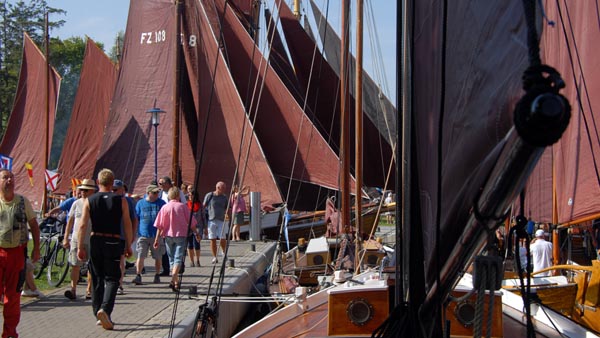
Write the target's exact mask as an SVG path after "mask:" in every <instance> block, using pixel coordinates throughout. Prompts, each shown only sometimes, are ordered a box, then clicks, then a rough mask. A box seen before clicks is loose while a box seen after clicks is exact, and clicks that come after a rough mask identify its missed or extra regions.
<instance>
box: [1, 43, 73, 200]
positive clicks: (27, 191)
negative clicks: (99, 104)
mask: <svg viewBox="0 0 600 338" xmlns="http://www.w3.org/2000/svg"><path fill="white" fill-rule="evenodd" d="M46 67H47V63H46V58H45V57H44V55H43V53H42V52H41V51H40V50H39V48H38V47H37V46H36V45H35V43H34V42H33V41H32V40H31V38H30V37H29V35H27V33H24V34H23V58H22V61H21V71H20V74H19V83H18V85H17V93H16V94H15V101H14V104H13V109H12V112H11V114H10V118H9V120H8V125H7V127H6V133H5V134H4V138H3V139H2V144H0V154H2V155H5V156H10V157H12V158H13V169H12V171H13V173H14V175H15V180H16V182H17V187H16V191H17V192H18V193H19V194H22V195H24V196H25V197H27V198H28V199H29V200H30V201H31V203H32V206H33V208H34V209H36V210H37V209H40V208H41V207H42V199H43V195H44V189H45V186H46V183H45V170H46V166H47V164H46V163H44V153H45V149H44V146H45V142H44V139H45V137H46V136H45V135H46V134H45V133H46V132H45V130H46V128H45V126H44V121H46V93H47V95H48V100H49V107H48V108H49V110H48V111H49V114H50V116H49V117H48V121H49V122H48V133H49V134H48V135H50V136H49V138H50V140H49V141H48V145H50V144H52V132H53V130H54V119H55V116H56V105H57V102H58V92H59V88H60V81H61V78H60V76H59V75H58V73H56V71H55V70H54V68H52V67H50V80H49V83H48V86H46ZM47 151H48V153H49V152H50V148H48V149H47ZM26 163H29V164H31V166H32V173H33V178H32V181H31V182H32V183H30V180H29V175H28V172H27V168H25V164H26Z"/></svg>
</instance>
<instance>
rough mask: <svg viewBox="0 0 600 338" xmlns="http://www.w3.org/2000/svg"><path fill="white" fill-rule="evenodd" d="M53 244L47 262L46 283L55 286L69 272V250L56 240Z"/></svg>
mask: <svg viewBox="0 0 600 338" xmlns="http://www.w3.org/2000/svg"><path fill="white" fill-rule="evenodd" d="M55 245H56V247H55V249H54V254H53V255H52V258H51V259H50V263H49V264H48V285H50V286H55V287H56V286H59V285H60V283H62V282H63V281H64V280H65V277H66V276H67V272H69V250H67V249H65V248H64V247H63V246H62V245H61V244H60V243H59V242H58V241H57V244H55Z"/></svg>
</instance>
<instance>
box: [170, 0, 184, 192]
mask: <svg viewBox="0 0 600 338" xmlns="http://www.w3.org/2000/svg"><path fill="white" fill-rule="evenodd" d="M183 2H184V0H176V1H175V11H176V15H175V41H174V43H175V63H174V67H175V71H174V74H175V82H174V85H173V159H172V162H171V178H173V184H174V185H175V186H176V187H177V186H179V183H181V182H180V179H181V178H180V177H179V173H180V170H179V133H180V131H179V127H180V117H181V114H180V112H179V109H180V101H181V100H180V98H179V96H180V93H179V89H180V88H179V83H180V82H181V71H180V68H181V40H182V38H181V15H182V14H183V7H184V6H183Z"/></svg>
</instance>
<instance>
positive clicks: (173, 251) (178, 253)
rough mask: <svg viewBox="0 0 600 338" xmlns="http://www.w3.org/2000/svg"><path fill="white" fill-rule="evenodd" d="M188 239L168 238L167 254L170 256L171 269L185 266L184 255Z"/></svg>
mask: <svg viewBox="0 0 600 338" xmlns="http://www.w3.org/2000/svg"><path fill="white" fill-rule="evenodd" d="M186 239H187V237H166V238H165V242H166V244H167V254H168V255H169V266H170V268H171V269H173V267H174V266H175V265H179V266H181V265H182V264H183V253H184V252H185V240H186Z"/></svg>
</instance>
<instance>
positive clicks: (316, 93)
mask: <svg viewBox="0 0 600 338" xmlns="http://www.w3.org/2000/svg"><path fill="white" fill-rule="evenodd" d="M277 4H278V6H279V7H278V8H279V14H280V17H281V26H282V27H283V32H284V35H285V38H286V42H287V46H288V50H289V52H290V55H291V57H292V62H293V64H294V69H295V70H296V75H297V77H298V80H299V82H300V84H301V85H302V86H303V88H304V94H305V96H306V102H307V104H306V106H307V110H309V111H310V112H311V113H312V114H314V116H311V118H312V119H313V123H315V125H317V127H318V128H319V131H320V132H321V133H323V135H326V136H325V138H326V139H327V142H329V144H330V145H331V146H332V147H333V148H334V149H336V151H337V149H338V148H339V140H340V128H339V126H340V113H339V111H340V107H339V102H338V101H339V100H337V99H331V98H332V97H338V96H339V85H340V80H339V78H338V76H337V75H336V73H335V71H334V70H333V69H332V68H331V67H330V66H329V64H328V63H327V61H326V60H325V58H324V57H323V56H322V55H321V54H320V52H319V51H318V50H316V47H315V43H314V42H313V41H312V39H311V38H310V37H309V36H308V35H307V34H306V31H305V30H304V29H303V28H302V26H301V24H300V23H299V22H298V19H296V17H295V16H294V15H293V13H292V11H291V10H290V9H289V7H288V6H287V5H286V4H285V3H283V2H277ZM313 54H314V62H313ZM348 110H349V111H354V99H353V98H351V99H350V104H349V107H348ZM363 123H364V125H363V145H364V149H365V150H366V151H365V152H364V153H363V162H364V163H365V164H366V165H365V166H364V168H363V178H364V183H365V185H367V186H374V187H383V186H384V184H385V178H386V173H387V172H388V168H389V165H390V162H391V161H392V151H391V147H390V144H389V143H387V142H386V140H385V138H384V137H383V136H382V134H380V132H379V131H378V130H377V128H376V127H375V125H374V124H373V123H372V121H371V120H370V119H369V118H365V119H364V122H363ZM354 129H355V128H354V121H351V123H350V135H355V131H354ZM386 137H387V135H386ZM351 143H352V144H351V151H350V157H351V158H354V157H355V152H354V143H353V142H351ZM393 181H394V178H391V180H390V183H388V184H389V185H390V186H393V185H394V182H393Z"/></svg>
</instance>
